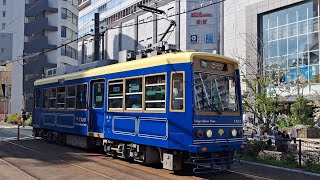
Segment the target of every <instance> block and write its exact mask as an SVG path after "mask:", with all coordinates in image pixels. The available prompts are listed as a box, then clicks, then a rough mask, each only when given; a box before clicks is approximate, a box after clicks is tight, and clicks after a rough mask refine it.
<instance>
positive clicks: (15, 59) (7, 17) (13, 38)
mask: <svg viewBox="0 0 320 180" xmlns="http://www.w3.org/2000/svg"><path fill="white" fill-rule="evenodd" d="M24 12H25V3H24V2H23V3H21V1H20V0H0V64H1V65H3V66H4V68H5V70H2V71H1V73H0V80H1V82H2V84H3V86H4V87H5V89H6V90H7V93H6V95H4V94H3V98H2V99H1V103H2V102H5V103H6V104H4V105H3V111H6V112H8V113H10V106H9V104H10V102H15V103H14V105H13V106H11V110H13V112H19V111H20V108H21V106H22V77H23V76H22V65H21V64H22V61H21V60H20V61H19V58H20V57H21V56H22V54H23V42H24ZM10 61H12V64H11V65H10V68H9V69H10V70H9V69H8V68H7V67H5V64H7V63H8V62H10ZM10 72H12V73H11V74H9V73H10ZM11 79H12V81H13V82H15V83H13V84H12V87H11V86H10V82H11ZM9 87H10V88H9ZM11 90H12V93H11V92H10V91H11ZM5 96H6V97H5ZM11 112H12V111H11Z"/></svg>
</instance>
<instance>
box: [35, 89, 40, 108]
mask: <svg viewBox="0 0 320 180" xmlns="http://www.w3.org/2000/svg"><path fill="white" fill-rule="evenodd" d="M40 98H41V91H40V89H37V90H36V91H35V94H34V99H35V102H34V104H35V107H36V108H39V107H41V104H40Z"/></svg>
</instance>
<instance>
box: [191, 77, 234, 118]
mask: <svg viewBox="0 0 320 180" xmlns="http://www.w3.org/2000/svg"><path fill="white" fill-rule="evenodd" d="M194 92H195V93H194V94H195V101H196V102H195V104H196V108H197V110H198V111H215V112H218V113H219V114H221V113H222V112H235V111H237V110H238V105H237V95H236V82H235V78H234V77H233V76H227V75H216V74H209V73H201V72H195V73H194Z"/></svg>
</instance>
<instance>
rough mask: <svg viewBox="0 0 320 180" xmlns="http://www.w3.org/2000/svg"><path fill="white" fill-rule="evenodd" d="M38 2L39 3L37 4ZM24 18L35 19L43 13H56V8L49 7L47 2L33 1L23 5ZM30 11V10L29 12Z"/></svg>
mask: <svg viewBox="0 0 320 180" xmlns="http://www.w3.org/2000/svg"><path fill="white" fill-rule="evenodd" d="M39 1H40V2H39ZM25 8H26V10H25V11H26V13H25V15H26V17H35V16H37V15H38V14H40V13H41V12H43V11H48V12H52V13H58V9H57V8H53V7H49V2H48V0H35V1H31V3H29V4H26V5H25ZM29 9H32V10H29Z"/></svg>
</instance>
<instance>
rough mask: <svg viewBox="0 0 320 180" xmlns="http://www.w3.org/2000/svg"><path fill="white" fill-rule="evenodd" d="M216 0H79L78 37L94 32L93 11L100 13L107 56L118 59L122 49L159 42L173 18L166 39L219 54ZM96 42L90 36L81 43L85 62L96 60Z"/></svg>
mask: <svg viewBox="0 0 320 180" xmlns="http://www.w3.org/2000/svg"><path fill="white" fill-rule="evenodd" d="M215 2H218V1H200V2H199V1H193V0H184V1H178V0H161V1H160V0H82V1H79V9H80V12H79V36H80V37H81V36H84V35H85V34H88V33H91V34H93V33H94V31H93V30H94V21H93V19H94V14H95V13H99V15H100V26H101V27H104V28H102V29H101V32H103V31H104V30H105V29H107V30H106V33H105V35H104V37H103V38H104V43H105V44H104V47H105V49H104V51H105V54H106V58H107V59H116V60H117V59H118V58H119V51H122V50H133V51H137V50H140V49H143V48H144V47H148V46H150V45H152V44H155V43H157V42H159V40H160V39H161V38H162V35H163V34H164V32H165V31H166V30H167V28H168V27H169V25H170V20H174V21H175V22H176V27H175V28H172V29H170V31H169V33H168V34H167V35H166V36H165V37H164V38H163V41H166V42H168V43H169V44H175V45H176V46H177V48H178V49H181V50H195V51H205V52H211V53H220V44H221V43H222V42H221V39H220V32H221V31H220V28H221V26H220V23H219V22H221V21H220V18H221V16H220V14H221V10H222V9H221V7H222V6H221V3H217V4H215ZM139 4H141V5H145V6H149V7H153V8H157V9H159V10H162V11H164V12H165V13H166V15H167V16H168V18H167V19H163V17H162V16H159V15H156V14H152V13H151V12H146V11H143V10H142V9H140V8H139V7H138V5H139ZM200 7H203V8H200ZM198 8H199V9H198ZM93 42H94V41H92V37H89V38H86V39H85V40H84V41H83V42H79V43H78V49H79V51H80V52H81V53H79V55H82V56H81V57H80V56H79V58H80V59H81V61H82V63H88V62H92V61H94V56H93V55H92V53H93V45H94V43H93ZM101 43H102V41H101ZM101 47H102V45H101ZM100 53H102V52H100ZM100 58H101V57H100Z"/></svg>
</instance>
